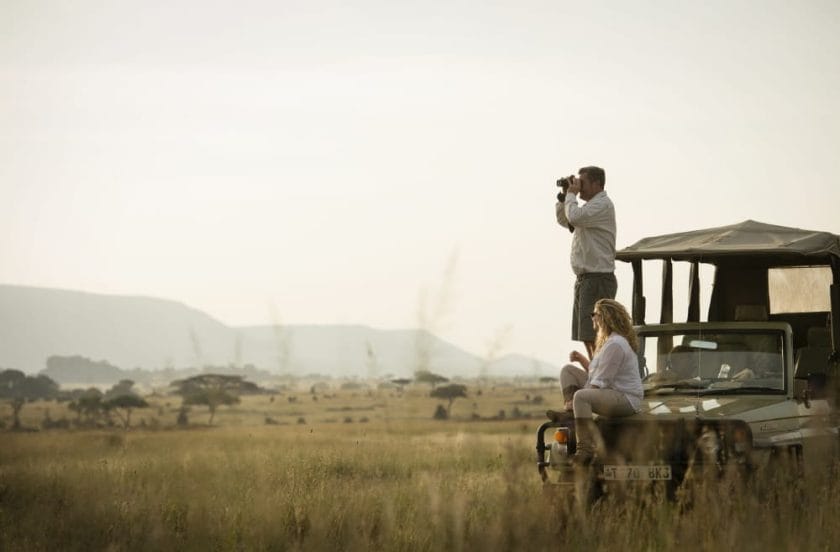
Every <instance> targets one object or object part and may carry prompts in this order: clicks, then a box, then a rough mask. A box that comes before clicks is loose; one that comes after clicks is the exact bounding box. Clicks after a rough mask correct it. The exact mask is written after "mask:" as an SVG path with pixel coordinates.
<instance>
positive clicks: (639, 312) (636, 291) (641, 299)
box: [632, 259, 645, 325]
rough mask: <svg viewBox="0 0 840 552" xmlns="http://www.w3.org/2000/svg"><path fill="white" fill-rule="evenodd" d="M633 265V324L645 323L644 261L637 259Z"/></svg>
mask: <svg viewBox="0 0 840 552" xmlns="http://www.w3.org/2000/svg"><path fill="white" fill-rule="evenodd" d="M632 265H633V324H636V325H641V324H644V323H645V296H644V285H643V280H642V261H641V260H639V259H637V260H635V261H633V262H632Z"/></svg>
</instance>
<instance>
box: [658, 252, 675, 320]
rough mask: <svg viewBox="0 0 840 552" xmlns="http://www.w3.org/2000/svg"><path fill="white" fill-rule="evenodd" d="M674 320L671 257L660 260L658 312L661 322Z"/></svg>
mask: <svg viewBox="0 0 840 552" xmlns="http://www.w3.org/2000/svg"><path fill="white" fill-rule="evenodd" d="M673 321H674V265H673V263H672V262H671V259H665V260H663V261H662V309H661V312H660V314H659V322H660V323H661V324H670V323H671V322H673Z"/></svg>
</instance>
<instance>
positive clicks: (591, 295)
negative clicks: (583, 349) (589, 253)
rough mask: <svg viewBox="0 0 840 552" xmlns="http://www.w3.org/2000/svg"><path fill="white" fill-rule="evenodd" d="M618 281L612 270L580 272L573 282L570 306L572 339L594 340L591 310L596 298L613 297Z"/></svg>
mask: <svg viewBox="0 0 840 552" xmlns="http://www.w3.org/2000/svg"><path fill="white" fill-rule="evenodd" d="M616 291H618V281H617V280H616V279H615V274H613V273H612V272H590V273H587V274H580V275H578V277H577V281H576V282H575V300H574V305H573V307H572V340H573V341H595V330H594V329H593V328H592V316H591V315H592V311H593V309H594V308H595V303H596V302H597V301H598V299H615V293H616Z"/></svg>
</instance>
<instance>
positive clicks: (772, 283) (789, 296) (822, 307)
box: [767, 266, 831, 314]
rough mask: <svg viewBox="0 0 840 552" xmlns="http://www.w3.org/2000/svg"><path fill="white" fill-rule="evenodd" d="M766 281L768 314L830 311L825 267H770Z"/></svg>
mask: <svg viewBox="0 0 840 552" xmlns="http://www.w3.org/2000/svg"><path fill="white" fill-rule="evenodd" d="M767 278H768V281H767V285H768V288H769V291H770V313H771V314H778V313H785V312H825V311H828V310H831V306H830V302H831V300H830V296H829V286H830V285H831V269H830V268H829V267H827V266H801V267H792V268H771V269H770V270H769V271H768V272H767Z"/></svg>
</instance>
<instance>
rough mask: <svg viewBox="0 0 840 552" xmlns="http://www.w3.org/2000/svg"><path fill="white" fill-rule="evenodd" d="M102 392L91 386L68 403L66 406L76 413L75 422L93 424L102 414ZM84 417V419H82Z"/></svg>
mask: <svg viewBox="0 0 840 552" xmlns="http://www.w3.org/2000/svg"><path fill="white" fill-rule="evenodd" d="M102 397H103V393H102V391H100V390H99V389H97V388H96V387H91V388H89V389H87V390H85V391H83V392H82V394H81V395H79V397H78V398H76V399H75V400H74V401H73V402H71V403H70V404H69V405H68V408H69V409H70V410H71V411H72V412H75V413H76V423H77V424H82V423H84V424H85V425H94V424H95V423H96V422H98V421H99V418H100V416H101V415H102V412H103V410H104V409H103V408H102ZM83 417H84V419H82V418H83Z"/></svg>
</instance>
